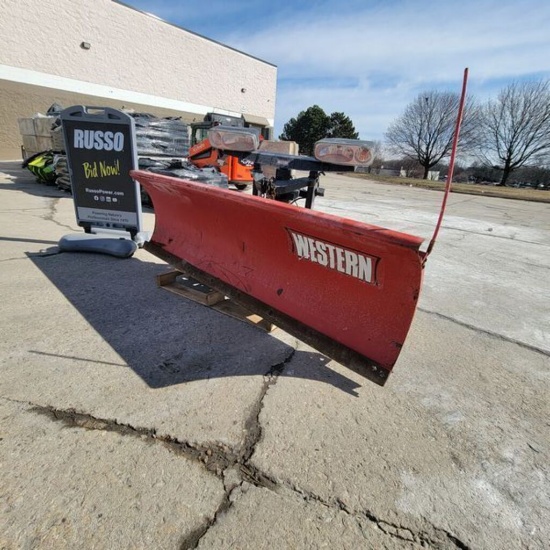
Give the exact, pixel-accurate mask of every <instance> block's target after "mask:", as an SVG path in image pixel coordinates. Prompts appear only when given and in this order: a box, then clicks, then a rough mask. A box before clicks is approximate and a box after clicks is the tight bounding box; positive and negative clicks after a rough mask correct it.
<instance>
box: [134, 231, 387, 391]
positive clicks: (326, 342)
mask: <svg viewBox="0 0 550 550" xmlns="http://www.w3.org/2000/svg"><path fill="white" fill-rule="evenodd" d="M144 249H145V250H147V251H148V252H150V253H151V254H153V255H154V256H156V257H157V258H160V259H161V260H164V261H165V262H166V263H168V264H170V265H171V266H173V267H174V268H175V269H177V270H179V271H181V272H182V273H185V274H186V275H187V276H189V277H193V278H194V279H196V280H197V281H199V282H200V283H202V284H204V285H206V286H209V287H210V288H212V289H213V290H217V291H218V292H221V293H222V294H224V295H225V296H227V297H228V298H230V299H231V300H233V301H234V302H235V303H237V304H239V305H241V306H243V307H245V308H247V309H249V310H250V311H251V312H253V313H257V314H258V315H261V316H262V317H263V318H264V319H266V320H267V321H270V322H271V323H273V324H274V325H276V326H278V327H279V328H281V329H282V330H284V331H285V332H288V333H289V334H291V335H292V336H295V337H296V338H298V339H299V340H301V341H302V342H304V343H306V344H308V345H309V346H311V347H312V348H315V349H316V350H317V351H319V352H321V353H322V354H323V355H326V356H327V357H329V358H330V359H334V360H335V361H337V362H338V363H341V364H342V365H344V366H345V367H347V368H349V369H350V370H352V371H354V372H356V373H357V374H359V375H361V376H364V377H365V378H367V379H369V380H370V381H372V382H375V383H376V384H378V385H379V386H383V385H384V384H385V383H386V381H387V380H388V375H389V374H390V372H391V371H389V370H387V369H384V368H382V367H380V366H378V365H377V364H376V362H374V361H371V360H370V359H369V358H368V357H365V356H363V355H361V354H360V353H357V352H356V351H354V350H352V349H350V348H348V347H347V346H344V345H342V344H339V343H338V342H335V341H334V340H332V339H331V338H329V337H327V336H325V335H324V334H321V333H320V332H318V331H316V330H315V329H313V328H311V327H308V326H307V325H304V324H303V323H300V322H299V321H297V320H296V319H293V318H292V317H289V316H288V315H286V314H284V313H282V312H280V311H277V310H276V309H275V308H273V307H271V306H269V305H267V304H264V303H263V302H260V300H257V299H256V298H253V297H252V296H249V295H248V294H245V293H243V292H241V291H240V290H239V289H237V288H235V287H233V286H231V285H229V284H227V283H225V282H223V281H221V280H220V279H218V278H216V277H214V276H212V275H209V274H208V273H206V272H204V271H202V270H201V269H198V268H196V267H194V266H193V265H191V264H190V263H188V262H185V261H183V260H181V259H180V258H178V257H177V256H174V255H173V254H171V253H170V252H167V251H166V250H164V248H162V247H161V246H159V245H158V244H155V243H153V242H147V243H145V245H144Z"/></svg>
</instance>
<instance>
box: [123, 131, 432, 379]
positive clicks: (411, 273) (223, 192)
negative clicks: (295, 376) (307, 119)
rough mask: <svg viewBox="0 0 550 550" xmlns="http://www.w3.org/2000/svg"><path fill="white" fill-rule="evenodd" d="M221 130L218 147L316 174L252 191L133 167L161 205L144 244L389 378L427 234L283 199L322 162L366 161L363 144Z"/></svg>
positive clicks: (363, 369)
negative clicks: (301, 143)
mask: <svg viewBox="0 0 550 550" xmlns="http://www.w3.org/2000/svg"><path fill="white" fill-rule="evenodd" d="M215 132H217V134H218V135H217V136H216V135H213V134H214V132H212V133H211V135H210V139H211V141H214V142H216V143H217V146H218V147H219V148H224V149H227V148H228V147H233V149H232V152H231V154H233V155H242V154H246V155H247V157H248V158H249V160H250V161H251V162H253V163H254V164H255V165H257V164H258V163H260V162H261V163H263V164H266V163H270V162H271V163H273V164H275V163H276V164H278V165H279V166H284V168H285V169H288V168H289V167H291V168H296V169H299V170H304V169H305V170H309V175H308V177H307V178H305V179H306V180H307V182H309V183H308V184H307V185H304V182H303V181H302V182H298V183H296V184H294V182H293V180H292V179H291V180H274V181H270V182H267V183H266V182H261V180H260V178H259V177H258V176H255V187H254V190H255V192H254V194H253V195H248V194H246V195H245V194H242V193H236V192H234V191H230V190H227V189H220V188H217V187H214V186H208V185H204V184H200V183H194V182H190V181H183V180H180V179H176V178H172V177H168V176H163V175H158V174H154V173H151V172H145V171H140V170H137V171H133V172H132V173H131V175H132V177H134V178H135V179H136V180H137V181H139V183H140V184H141V185H143V187H144V188H145V190H146V191H147V193H148V194H149V195H150V196H151V198H152V201H153V204H154V208H155V215H156V224H155V230H154V233H153V236H152V238H151V240H150V241H149V242H148V243H146V244H145V248H146V249H147V250H149V251H150V252H151V253H153V254H154V255H156V256H158V257H160V258H161V259H163V260H165V261H166V262H168V263H169V264H171V265H173V266H174V267H175V268H176V269H178V268H179V269H181V270H182V271H185V272H186V273H187V274H188V275H190V276H192V277H193V278H195V279H197V280H198V281H200V282H202V283H204V284H206V285H208V286H209V287H211V288H213V289H215V290H217V291H219V292H222V293H224V294H225V295H226V296H228V297H229V298H231V299H232V300H233V301H235V302H237V303H239V304H241V305H243V306H245V307H247V308H249V309H250V310H252V311H254V312H256V313H258V314H260V315H262V316H264V317H265V318H266V319H268V320H270V321H271V322H272V323H274V324H275V325H277V326H279V327H280V328H282V329H283V330H285V331H287V332H289V333H290V334H293V335H295V336H296V337H298V338H299V339H301V340H302V341H304V342H306V343H307V344H309V345H311V346H312V347H314V348H315V349H317V350H319V351H320V352H321V353H323V354H325V355H327V356H328V357H331V358H333V359H335V360H337V361H338V362H340V363H342V364H344V365H346V366H348V367H350V368H351V369H353V370H355V371H357V372H359V373H360V374H362V375H364V376H365V377H367V378H369V379H371V380H373V381H375V382H377V383H378V384H381V385H382V384H384V382H385V381H386V380H387V375H388V374H389V372H390V371H391V369H392V367H393V365H394V363H395V361H396V360H397V357H398V356H399V352H400V350H401V347H402V346H403V343H404V341H405V338H406V336H407V332H408V330H409V327H410V325H411V322H412V319H413V315H414V312H415V309H416V303H417V300H418V296H419V293H420V287H421V282H422V267H423V261H424V255H423V253H422V252H420V250H419V248H420V245H421V243H422V239H420V238H418V237H414V236H412V235H407V234H404V233H399V232H396V231H390V230H388V229H383V228H380V227H376V226H372V225H366V224H363V223H359V222H356V221H353V220H348V219H345V218H340V217H337V216H332V215H329V214H324V213H321V212H316V211H313V210H311V208H299V207H297V206H294V205H293V204H288V202H292V200H291V198H292V197H294V196H296V195H299V192H300V190H302V189H304V188H305V189H306V192H305V195H306V196H305V197H304V198H305V199H306V202H310V203H311V201H312V199H313V197H314V194H315V193H314V192H315V189H318V180H319V174H320V173H321V172H326V171H343V170H346V169H350V167H351V169H353V166H354V165H355V164H357V163H361V164H363V165H367V164H368V163H370V161H371V156H370V155H371V153H370V151H369V149H368V146H366V145H365V144H364V143H361V142H358V143H357V144H350V143H345V142H339V140H332V141H331V140H325V141H324V142H320V143H318V146H317V148H316V150H317V158H314V157H292V156H290V155H278V154H272V153H265V152H260V151H255V150H253V151H252V152H250V151H249V152H245V151H242V150H241V151H239V148H238V147H237V145H238V144H237V141H236V140H237V138H241V137H242V136H245V137H244V139H249V136H248V135H246V133H245V132H243V133H242V136H235V132H234V131H232V130H231V129H229V130H228V132H227V134H225V135H223V136H222V137H220V135H219V134H220V133H222V134H223V132H224V128H220V127H217V128H216V130H215ZM223 139H225V140H226V141H229V142H231V143H230V144H227V143H222V142H221V141H220V140H223ZM232 140H235V141H232ZM239 143H240V142H239ZM254 145H255V144H254V143H252V144H251V145H249V146H248V148H249V149H250V148H252V149H254ZM335 161H336V162H339V163H340V164H334V162H335ZM258 182H261V185H256V184H257V183H258ZM293 185H295V188H294V189H292V186H293ZM278 189H282V191H281V192H278ZM266 193H271V194H272V195H273V196H265V195H266ZM262 195H264V196H262ZM308 195H309V196H308ZM282 198H286V200H285V201H283V200H281V199H282ZM273 199H276V200H273ZM277 199H278V200H277ZM309 206H310V207H311V204H309Z"/></svg>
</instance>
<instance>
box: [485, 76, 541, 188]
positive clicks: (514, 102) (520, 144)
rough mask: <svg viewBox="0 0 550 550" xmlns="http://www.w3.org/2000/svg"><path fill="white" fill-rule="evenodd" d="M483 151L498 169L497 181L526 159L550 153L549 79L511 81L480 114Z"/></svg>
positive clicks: (538, 158) (523, 164) (531, 159)
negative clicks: (499, 172) (499, 174)
mask: <svg viewBox="0 0 550 550" xmlns="http://www.w3.org/2000/svg"><path fill="white" fill-rule="evenodd" d="M481 120H482V134H483V149H482V151H483V153H482V156H483V157H485V159H486V160H488V161H489V162H490V163H491V164H496V165H498V167H499V168H500V169H501V170H502V177H501V179H500V183H499V185H504V184H505V183H506V181H507V180H508V177H509V176H510V174H511V173H512V172H513V171H514V170H516V169H517V168H520V167H521V166H525V165H526V164H527V163H529V161H536V162H537V163H542V162H543V161H544V158H545V157H546V158H547V157H548V156H549V155H550V83H549V81H538V82H533V81H531V82H522V83H519V82H514V83H512V84H510V85H509V86H507V87H506V88H504V89H503V90H502V91H501V92H500V94H499V95H498V97H497V99H496V100H489V101H488V102H487V104H486V105H485V106H484V108H483V114H482V118H481Z"/></svg>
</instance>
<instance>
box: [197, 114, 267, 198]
mask: <svg viewBox="0 0 550 550" xmlns="http://www.w3.org/2000/svg"><path fill="white" fill-rule="evenodd" d="M218 125H223V126H234V127H240V128H243V127H244V126H245V122H244V119H242V118H240V117H232V116H226V115H218V114H215V113H208V114H207V115H206V116H205V118H204V121H203V122H196V123H193V124H191V147H190V148H189V161H190V162H191V163H192V164H194V165H195V166H196V167H197V168H204V167H206V166H213V167H214V168H217V169H218V170H220V172H222V173H223V174H225V175H226V176H227V180H228V182H229V183H230V184H232V185H234V186H235V187H236V188H237V189H241V190H242V189H246V188H247V186H248V185H250V184H251V183H252V168H253V166H252V163H251V162H248V161H246V160H244V159H239V158H238V157H236V156H233V155H230V154H227V153H225V152H224V151H220V150H219V149H216V148H214V147H212V144H211V143H210V140H209V139H208V130H209V129H210V128H213V127H214V126H218ZM249 130H253V129H252V128H249ZM260 139H261V137H260Z"/></svg>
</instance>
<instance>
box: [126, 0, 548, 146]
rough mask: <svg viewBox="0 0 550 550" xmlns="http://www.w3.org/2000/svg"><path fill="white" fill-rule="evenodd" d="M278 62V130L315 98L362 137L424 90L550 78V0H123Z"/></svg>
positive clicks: (492, 90)
mask: <svg viewBox="0 0 550 550" xmlns="http://www.w3.org/2000/svg"><path fill="white" fill-rule="evenodd" d="M123 1H124V2H125V3H127V4H129V5H131V6H134V7H136V8H138V9H140V10H143V11H146V12H149V13H153V14H155V15H157V16H158V17H160V18H161V19H164V20H166V21H169V22H171V23H174V24H176V25H179V26H181V27H183V28H186V29H188V30H190V31H193V32H195V33H198V34H201V35H203V36H206V37H207V38H211V39H213V40H217V41H219V42H222V43H224V44H227V45H228V46H231V47H234V48H236V49H239V50H242V51H244V52H246V53H248V54H251V55H254V56H256V57H259V58H261V59H263V60H265V61H269V62H270V63H273V64H275V65H277V67H278V84H277V105H276V114H275V134H276V135H277V136H278V135H279V134H280V133H281V131H282V128H283V125H284V123H285V122H287V121H288V120H289V119H290V118H291V117H295V116H296V115H297V114H298V113H299V112H300V111H302V110H304V109H307V108H308V107H310V106H311V105H315V104H317V105H319V106H320V107H322V108H323V109H324V110H325V112H326V113H327V114H330V113H332V112H334V111H343V112H344V113H346V114H347V115H348V116H349V117H350V118H351V119H352V121H353V123H354V125H355V128H356V130H357V131H358V132H359V134H360V137H361V138H362V139H376V140H382V139H383V136H384V132H385V130H386V129H387V127H388V125H389V124H390V123H391V122H392V121H393V120H395V118H396V117H397V116H399V115H400V114H401V113H402V111H403V110H404V108H405V107H406V105H407V104H408V103H409V102H411V101H412V100H413V99H414V98H415V97H416V95H417V94H418V93H421V92H423V91H431V90H438V91H447V90H451V91H456V92H459V91H460V88H461V82H462V75H463V72H464V68H465V67H468V68H469V72H470V77H469V85H468V91H469V93H470V94H471V95H473V96H475V97H477V98H478V99H480V100H485V99H487V98H489V97H495V96H496V95H497V93H498V91H499V90H500V89H502V88H503V87H504V86H506V85H507V84H508V83H510V82H512V81H514V80H525V79H541V78H543V79H547V78H550V2H548V0H522V1H519V0H516V1H510V0H500V1H495V0H462V1H461V2H455V1H452V0H447V1H446V0H439V1H434V0H422V1H420V0H387V1H382V0H338V1H337V0H332V1H326V0H310V1H309V2H308V1H300V0H296V1H288V2H285V1H281V0H279V2H273V1H272V0H271V1H264V0H258V1H245V0H211V1H203V2H197V1H196V0H193V1H189V0H182V1H176V0H157V1H153V0H123Z"/></svg>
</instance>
